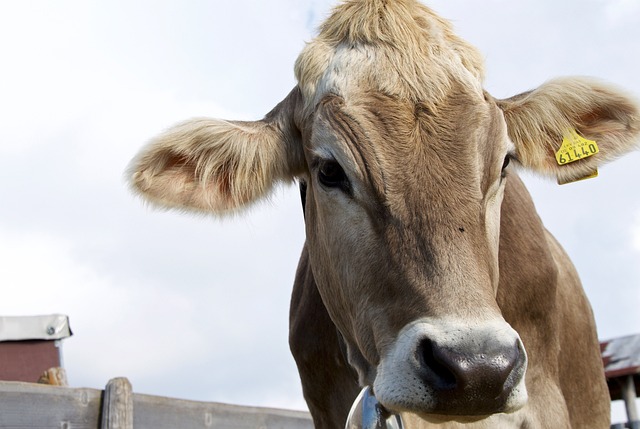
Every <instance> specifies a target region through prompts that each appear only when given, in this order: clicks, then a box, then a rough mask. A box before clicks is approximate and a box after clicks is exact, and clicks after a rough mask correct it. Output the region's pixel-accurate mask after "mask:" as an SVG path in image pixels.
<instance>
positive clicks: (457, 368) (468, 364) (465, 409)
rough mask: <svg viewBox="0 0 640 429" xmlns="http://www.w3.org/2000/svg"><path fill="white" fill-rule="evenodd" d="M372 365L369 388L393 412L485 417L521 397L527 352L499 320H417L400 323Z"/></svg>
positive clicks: (518, 403) (513, 406)
mask: <svg viewBox="0 0 640 429" xmlns="http://www.w3.org/2000/svg"><path fill="white" fill-rule="evenodd" d="M397 338H398V339H397V340H396V342H395V344H394V345H393V346H392V347H391V349H390V350H389V352H388V353H387V354H386V355H385V357H384V358H383V359H382V361H381V363H380V365H379V366H378V373H377V376H376V380H375V382H374V391H375V394H376V397H377V398H378V400H379V401H380V402H381V403H382V404H383V405H384V406H385V407H387V408H389V409H392V410H396V411H411V412H415V413H418V414H421V415H440V416H461V417H463V416H467V417H472V416H487V415H490V414H495V413H502V412H513V411H516V410H518V409H520V408H521V407H522V406H523V405H524V404H525V403H526V400H527V393H526V388H525V385H524V375H525V371H526V366H527V356H526V353H525V350H524V347H523V345H522V341H521V340H520V338H519V336H518V334H517V333H516V332H515V331H514V330H513V329H512V328H511V327H510V326H509V325H508V324H507V323H506V322H505V321H504V320H502V319H499V320H495V321H489V322H484V323H475V324H473V325H471V326H469V324H462V323H456V322H452V321H446V322H443V321H441V320H430V319H421V320H419V321H417V322H413V323H411V324H409V325H408V326H406V327H405V328H404V329H403V330H402V331H401V332H400V334H399V335H398V337H397Z"/></svg>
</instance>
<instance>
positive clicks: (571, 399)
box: [130, 0, 640, 429]
mask: <svg viewBox="0 0 640 429" xmlns="http://www.w3.org/2000/svg"><path fill="white" fill-rule="evenodd" d="M482 75H483V71H482V62H481V61H480V56H479V55H478V53H477V51H476V50H475V49H474V48H472V47H471V46H469V45H468V44H467V43H466V42H464V41H462V40H461V39H459V38H458V37H457V36H455V35H454V34H453V32H452V29H451V26H450V25H449V24H448V23H447V22H445V21H443V20H442V19H441V18H439V17H437V16H436V15H435V14H434V13H433V12H431V11H430V10H429V9H427V8H426V7H424V6H422V5H421V4H420V3H418V2H416V1H413V0H395V1H391V0H368V1H366V0H350V1H346V2H344V3H343V4H342V5H340V6H338V7H337V8H336V9H335V11H334V13H333V15H332V16H331V17H330V18H329V19H328V20H327V21H326V22H325V24H323V26H322V29H321V32H320V35H319V36H318V38H317V39H315V40H314V41H312V42H311V43H309V44H308V45H307V47H306V48H305V49H304V51H303V52H302V54H301V55H300V57H299V59H298V61H297V62H296V76H297V77H298V81H299V83H298V86H297V87H296V88H294V90H293V91H292V92H291V93H290V94H289V96H288V97H287V98H286V99H285V100H284V101H283V102H282V103H281V104H279V105H278V106H277V107H276V108H275V109H274V110H273V111H272V112H271V113H269V114H268V115H267V116H266V117H265V119H263V120H262V121H256V122H229V121H221V120H212V119H200V120H193V121H189V122H186V123H184V124H181V125H179V126H177V127H175V128H172V129H170V130H169V131H167V132H166V133H165V134H163V135H162V136H160V137H158V138H157V139H155V140H154V141H152V142H151V143H150V145H149V146H148V147H147V148H145V149H144V150H143V151H142V152H141V154H140V155H139V156H138V157H137V158H136V160H134V162H133V163H132V167H131V169H130V171H131V183H132V186H133V187H134V189H136V190H137V192H140V193H141V194H142V195H143V196H144V197H145V198H147V199H148V200H150V201H152V202H154V203H157V204H159V205H161V206H164V207H177V208H182V209H189V210H192V211H196V212H203V211H204V212H213V213H217V214H224V213H228V212H232V211H235V210H237V209H239V208H242V207H244V206H246V205H248V204H250V203H251V202H253V201H255V200H257V199H259V198H264V197H265V196H266V195H268V193H269V190H270V189H271V188H272V186H273V184H274V183H277V182H288V181H290V180H292V179H294V178H296V177H297V178H299V179H300V180H302V181H304V182H305V183H306V184H307V198H306V204H305V207H306V221H305V223H306V228H307V241H306V243H305V247H304V250H303V254H302V257H301V260H300V265H299V269H298V273H297V276H296V282H295V286H294V292H293V297H292V302H291V315H290V320H291V331H290V343H291V349H292V352H293V354H294V357H295V358H296V362H297V364H298V368H299V371H300V375H301V378H302V383H303V390H304V394H305V398H306V399H307V403H308V404H309V408H310V410H311V413H312V415H313V417H314V421H315V424H316V427H318V428H332V427H341V426H342V425H343V424H344V420H345V418H346V413H347V412H348V409H349V406H350V405H351V401H353V398H354V397H355V395H356V394H357V392H358V390H359V387H360V386H363V385H374V383H375V382H377V380H378V378H377V377H378V375H379V373H381V372H383V370H384V369H385V368H386V367H384V368H383V369H381V368H382V367H381V365H383V364H384V363H385V362H389V359H391V358H390V357H389V356H391V355H393V353H392V352H393V351H394V350H396V347H400V346H398V344H400V345H402V344H403V343H402V341H401V340H400V338H399V333H400V332H403V329H405V327H407V326H410V325H411V324H412V323H413V322H414V321H419V320H425V318H426V319H428V320H430V321H434V320H435V321H436V322H437V323H440V321H443V322H442V323H449V322H447V321H450V320H452V319H453V320H455V321H456V323H468V324H469V328H468V332H469V334H468V335H472V333H473V332H474V329H476V327H477V326H481V325H482V323H488V322H487V321H488V320H490V321H492V322H491V323H498V325H497V326H503V325H500V323H503V324H504V325H505V326H508V325H506V323H507V322H508V324H509V325H510V326H511V327H512V328H513V329H515V331H517V333H518V334H519V336H520V338H521V340H522V344H524V348H525V349H526V351H527V353H528V368H527V372H526V377H525V381H526V383H525V384H526V388H527V391H528V396H529V401H528V403H527V404H526V405H524V406H523V407H522V408H519V407H520V406H521V405H517V406H513V408H509V411H511V412H510V413H509V414H503V413H500V410H501V408H500V406H504V407H507V406H508V403H507V402H505V403H504V404H502V405H500V404H497V405H496V406H495V409H493V411H491V412H489V414H491V415H476V416H475V417H473V416H472V414H474V412H475V411H474V409H471V408H468V409H465V406H466V405H465V401H462V400H461V401H460V402H456V398H452V401H451V403H452V404H453V405H447V404H445V405H444V406H443V407H444V408H438V410H440V409H444V410H445V411H442V412H439V413H440V414H441V415H439V416H435V415H433V412H432V411H430V410H433V409H435V408H429V406H431V405H429V404H427V403H426V402H425V403H424V404H422V403H420V404H418V405H415V404H414V402H410V401H409V402H407V404H410V405H406V406H404V405H402V404H403V403H399V404H395V403H394V404H392V406H393V407H396V409H395V411H397V412H403V413H404V416H405V418H406V422H407V423H408V426H409V425H411V426H409V427H414V426H415V427H433V425H434V424H435V423H433V422H436V421H440V425H439V426H437V427H446V428H460V427H469V428H478V429H479V428H496V427H499V428H512V427H513V428H516V427H520V428H547V427H553V428H562V427H574V428H600V427H606V426H607V425H608V419H609V412H608V409H609V404H608V394H607V390H606V385H605V383H604V377H603V370H602V364H601V361H600V354H599V347H598V342H597V338H596V331H595V326H594V321H593V317H592V314H591V310H590V307H589V304H588V302H587V300H586V297H585V296H584V292H583V291H582V288H581V286H580V282H579V279H578V276H577V274H576V272H575V269H574V268H573V266H572V265H571V263H570V261H569V259H568V257H567V255H566V254H565V253H564V251H563V250H562V248H561V247H560V246H559V245H558V243H557V242H556V241H555V239H554V238H553V237H552V236H551V235H550V234H549V233H548V232H546V230H545V229H544V227H543V226H542V224H541V222H540V219H539V218H538V216H537V215H536V213H535V208H534V206H533V204H532V202H531V200H530V197H529V195H528V193H527V192H526V189H525V188H524V185H523V184H522V182H521V181H520V180H519V178H518V177H517V175H516V174H515V172H514V171H513V170H512V167H509V168H508V169H507V170H506V171H502V168H501V167H502V165H503V162H504V159H505V157H507V158H510V157H514V158H515V159H516V160H517V161H519V163H520V164H521V165H522V166H523V167H525V168H529V169H532V170H534V171H537V172H539V173H541V174H546V175H553V176H557V177H559V178H560V179H562V180H566V179H572V178H578V177H581V176H582V175H584V174H585V172H589V171H591V170H592V169H593V168H594V167H596V166H597V165H600V164H602V163H604V162H607V161H610V160H612V159H615V158H616V157H618V156H620V155H622V154H623V153H625V152H626V151H629V150H631V149H632V148H633V147H634V145H635V144H636V143H635V142H636V141H637V139H638V134H639V133H640V114H639V113H638V112H639V110H638V107H637V105H636V104H635V103H634V101H633V100H630V99H629V98H628V97H627V96H625V95H624V94H623V93H622V92H620V91H617V90H615V89H613V88H611V87H608V86H606V85H603V84H601V83H597V82H595V81H593V80H589V79H584V78H564V79H559V80H554V81H551V82H549V83H547V84H544V85H542V86H540V87H539V88H537V89H535V90H533V91H530V92H527V93H524V94H520V95H519V96H515V97H513V98H511V99H508V100H495V99H493V98H492V97H491V96H490V95H488V94H487V93H485V92H484V91H483V90H482ZM568 129H569V130H570V129H575V130H577V131H578V132H579V133H580V134H582V135H583V136H585V137H587V138H589V139H595V140H596V141H597V142H598V145H599V147H600V152H599V153H598V154H597V155H594V156H592V157H590V158H588V159H585V160H581V161H577V162H575V163H572V164H568V165H563V166H558V165H557V163H556V161H555V155H554V154H555V151H556V150H557V148H558V147H559V145H560V144H561V142H562V135H563V134H564V133H566V132H567V130H568ZM511 151H514V152H511ZM328 163H329V164H332V165H333V164H336V163H337V165H339V166H340V167H341V168H342V170H343V171H344V175H345V176H344V177H345V179H344V180H343V182H341V183H342V184H343V185H344V186H342V187H334V186H327V185H326V184H324V183H323V182H322V175H323V174H325V170H324V169H325V167H326V165H327V164H328ZM327 171H330V170H327ZM503 195H504V199H503ZM504 321H506V322H504ZM436 322H433V323H436ZM456 326H459V325H456ZM460 326H461V325H460ZM491 326H493V325H491ZM460 329H462V330H464V331H461V332H463V334H464V335H467V333H466V332H467V327H463V328H460ZM501 330H502V328H501ZM464 335H463V336H464ZM501 335H502V334H501ZM496 336H499V335H498V334H497V333H496ZM391 362H394V361H391ZM392 369H393V367H392ZM518 386H520V385H518ZM398 388H399V389H402V388H403V386H398ZM518 388H520V387H518ZM505 389H506V387H505ZM505 395H506V393H505ZM480 396H481V395H480ZM412 400H413V399H412ZM421 404H422V405H421ZM505 404H506V405H505ZM516 404H518V403H517V402H516ZM421 406H423V407H424V408H423V409H421V408H420V407H421ZM447 406H449V407H450V410H451V414H447V412H448V410H449V408H447ZM518 408H519V409H518ZM430 413H431V414H430ZM461 416H462V417H461ZM478 418H483V419H482V420H480V421H477V422H472V420H474V419H478ZM461 421H466V423H464V422H461ZM429 422H431V423H429Z"/></svg>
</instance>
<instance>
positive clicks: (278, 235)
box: [0, 0, 640, 413]
mask: <svg viewBox="0 0 640 429" xmlns="http://www.w3.org/2000/svg"><path fill="white" fill-rule="evenodd" d="M333 4H335V2H334V1H329V0H272V1H269V2H264V1H260V0H235V1H233V2H227V1H215V0H214V1H205V0H192V1H182V0H180V1H178V0H162V1H158V0H138V1H136V2H131V1H124V0H111V1H108V2H107V1H96V0H77V1H73V0H58V1H56V2H51V1H41V0H40V1H39V0H31V1H29V2H24V1H20V0H5V1H2V2H0V56H1V57H0V58H1V61H2V67H0V117H1V118H2V119H0V163H1V165H2V168H0V290H2V292H3V294H2V299H0V314H2V315H37V314H51V313H63V314H67V315H69V317H70V323H71V327H72V329H73V332H74V336H73V337H71V338H69V339H67V340H65V341H64V346H63V354H64V361H65V367H66V369H67V373H68V377H69V382H70V384H71V385H72V386H77V387H93V388H103V387H104V385H105V384H106V383H107V381H108V380H109V379H110V378H113V377H118V376H126V377H128V378H129V379H130V380H131V382H132V384H133V388H134V391H136V392H138V393H148V394H154V395H162V396H170V397H178V398H183V399H194V400H203V401H217V402H226V403H236V404H246V405H259V406H272V407H283V408H295V409H304V408H305V404H304V400H303V399H302V394H301V388H300V383H299V381H298V375H297V372H296V368H295V364H294V362H293V359H292V357H291V356H290V353H289V349H288V344H287V335H288V332H287V330H288V326H287V325H288V311H289V310H288V306H289V296H290V292H291V285H292V282H293V277H294V273H295V268H296V264H297V259H298V256H299V254H300V250H301V248H302V244H303V242H304V225H303V220H302V213H301V208H300V201H299V195H298V191H297V189H296V188H295V187H288V188H279V189H277V190H276V192H275V193H274V195H273V196H272V197H271V198H270V199H269V200H268V201H266V202H264V203H262V204H259V205H258V206H256V207H254V208H252V209H251V210H249V211H248V212H247V213H245V214H244V215H243V216H236V217H234V218H231V219H225V220H219V219H214V218H210V217H205V216H192V215H185V214H182V213H173V212H166V211H158V210H154V209H152V208H150V207H149V206H148V205H145V204H144V203H143V202H141V201H140V199H138V198H137V197H134V196H133V195H132V194H131V192H130V191H129V190H128V187H127V185H126V182H125V179H124V170H125V169H126V166H127V164H128V162H129V161H130V159H131V158H132V157H133V156H134V155H135V154H136V152H137V151H138V150H139V148H140V147H141V146H142V145H144V144H145V142H146V141H148V140H149V139H150V138H151V137H153V136H154V135H156V134H158V133H159V132H161V131H162V130H163V129H165V128H166V127H168V126H170V125H171V124H173V123H175V122H178V121H181V120H184V119H187V118H190V117H194V116H211V117H222V118H227V119H243V120H253V119H259V118H261V117H262V116H263V115H264V114H265V113H267V112H268V111H269V110H271V108H272V107H273V106H275V105H276V104H277V103H278V102H279V101H280V100H281V99H282V98H284V97H285V96H286V95H287V94H288V92H289V91H290V89H291V88H292V87H293V86H294V85H295V80H294V77H293V63H294V61H295V58H296V57H297V55H298V53H299V52H300V50H301V49H302V48H303V47H304V44H305V42H306V41H309V40H310V39H311V38H312V37H313V35H314V34H315V31H316V28H317V25H318V24H319V22H321V20H322V19H323V17H325V16H326V15H327V13H328V12H329V10H330V8H331V6H332V5H333ZM428 5H429V6H430V7H432V8H433V9H434V10H436V11H437V12H439V13H440V14H441V15H442V16H443V17H445V18H447V19H449V20H451V21H452V22H453V24H454V27H455V28H456V30H457V32H458V33H459V34H460V35H461V36H462V37H464V38H465V39H467V40H468V41H469V42H471V43H472V44H474V45H475V46H477V47H478V48H479V49H480V51H481V52H482V53H483V54H484V56H485V60H486V71H487V73H486V74H487V79H486V83H485V87H486V89H487V90H488V91H489V92H491V93H492V94H493V95H494V96H495V97H498V98H504V97H509V96H512V95H515V94H517V93H520V92H523V91H526V90H529V89H532V88H535V87H536V86H538V85H540V84H541V83H543V82H544V81H546V80H548V79H550V78H553V77H555V76H562V75H588V76H595V77H599V78H601V79H603V80H605V81H609V82H611V83H614V84H616V85H618V86H620V87H623V88H626V89H627V90H628V93H629V94H630V95H632V96H635V97H636V98H638V97H640V81H639V80H638V78H637V76H638V71H639V70H640V48H639V47H638V46H640V43H639V42H640V2H637V1H635V0H568V1H563V2H558V1H550V0H544V1H540V0H519V1H507V0H485V1H483V2H470V1H463V0H433V1H430V2H428ZM639 163H640V153H639V152H637V151H636V152H635V153H632V154H629V155H627V156H625V157H624V158H621V159H620V160H618V161H616V162H615V163H612V164H610V165H608V166H604V167H603V168H601V171H600V177H598V178H596V179H592V180H588V181H584V182H580V183H576V184H571V185H564V186H558V185H556V184H555V183H553V182H550V181H548V180H540V179H537V178H535V177H534V176H531V175H528V174H526V175H525V179H526V182H527V184H528V187H529V190H530V191H531V193H532V195H533V198H534V201H535V203H536V206H537V209H538V211H539V213H540V215H541V217H542V219H543V221H544V223H545V225H546V226H547V228H548V229H549V230H550V231H551V232H552V233H553V234H554V235H555V236H556V237H557V238H558V239H559V240H560V242H561V243H562V244H563V245H564V247H565V249H566V250H567V252H568V253H569V255H570V256H571V257H572V259H573V262H574V264H575V265H576V267H577V268H578V271H579V273H580V275H581V278H582V280H583V283H584V286H585V290H586V291H587V295H588V296H589V298H590V300H591V303H592V306H593V309H594V314H595V317H596V321H597V323H598V333H599V336H600V338H601V339H609V338H613V337H618V336H623V335H629V334H633V333H638V332H640V311H638V308H639V307H640V191H639V190H638V188H637V187H636V186H635V185H633V184H634V183H637V182H638V180H639V179H640V173H639V169H638V167H637V165H638V164H639ZM616 410H617V411H614V412H615V413H620V405H619V404H618V405H617V408H616Z"/></svg>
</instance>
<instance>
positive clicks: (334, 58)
mask: <svg viewBox="0 0 640 429" xmlns="http://www.w3.org/2000/svg"><path fill="white" fill-rule="evenodd" d="M350 5H351V6H352V7H346V6H345V5H342V6H339V7H338V8H336V10H335V11H334V14H333V15H332V16H330V17H329V19H328V20H327V21H326V22H325V23H324V24H323V25H322V27H321V32H320V34H319V35H318V36H317V37H316V38H315V39H314V40H313V41H312V42H310V43H309V44H308V45H307V46H306V48H305V49H304V50H303V52H302V53H301V54H300V56H299V57H298V60H297V61H296V66H295V72H296V77H297V79H298V84H299V86H300V88H301V91H302V94H303V96H304V99H305V104H306V107H307V108H309V107H314V106H315V105H316V103H317V102H318V101H319V100H320V99H322V97H323V96H324V95H326V94H328V93H333V94H336V95H343V96H344V95H348V94H349V93H353V92H354V91H363V90H365V91H379V92H382V93H384V94H387V95H391V96H396V97H398V98H401V99H405V100H412V101H415V102H418V101H421V102H425V101H429V100H432V101H437V100H439V99H441V98H442V97H443V96H446V95H447V94H448V92H449V91H450V89H451V87H452V84H453V83H455V84H456V85H457V86H459V85H460V83H462V84H464V86H466V87H468V90H469V91H472V92H475V93H477V94H481V92H482V77H483V65H482V60H481V56H480V54H479V53H478V51H477V50H476V49H475V48H474V47H472V46H471V45H469V44H467V43H466V42H465V41H463V40H462V39H460V38H458V37H457V36H456V35H455V34H454V33H453V30H452V28H451V26H450V24H449V23H448V22H446V21H444V20H442V19H440V18H439V17H437V16H436V15H435V14H433V12H431V10H429V9H428V8H426V7H424V6H422V5H420V4H418V3H415V4H413V7H412V9H411V10H409V11H407V10H406V9H405V6H406V5H404V6H401V5H394V4H391V5H389V7H387V8H385V9H384V10H383V11H378V13H376V16H375V17H371V16H368V15H367V14H368V13H369V12H370V10H367V9H366V8H359V7H358V5H355V4H353V3H351V4H350Z"/></svg>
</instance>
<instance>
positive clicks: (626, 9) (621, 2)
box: [600, 0, 640, 26]
mask: <svg viewBox="0 0 640 429" xmlns="http://www.w3.org/2000/svg"><path fill="white" fill-rule="evenodd" d="M600 2H601V3H603V5H604V10H605V17H606V20H607V23H608V24H609V25H611V26H620V25H625V24H630V23H632V22H638V21H640V2H638V1H637V0H600Z"/></svg>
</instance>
